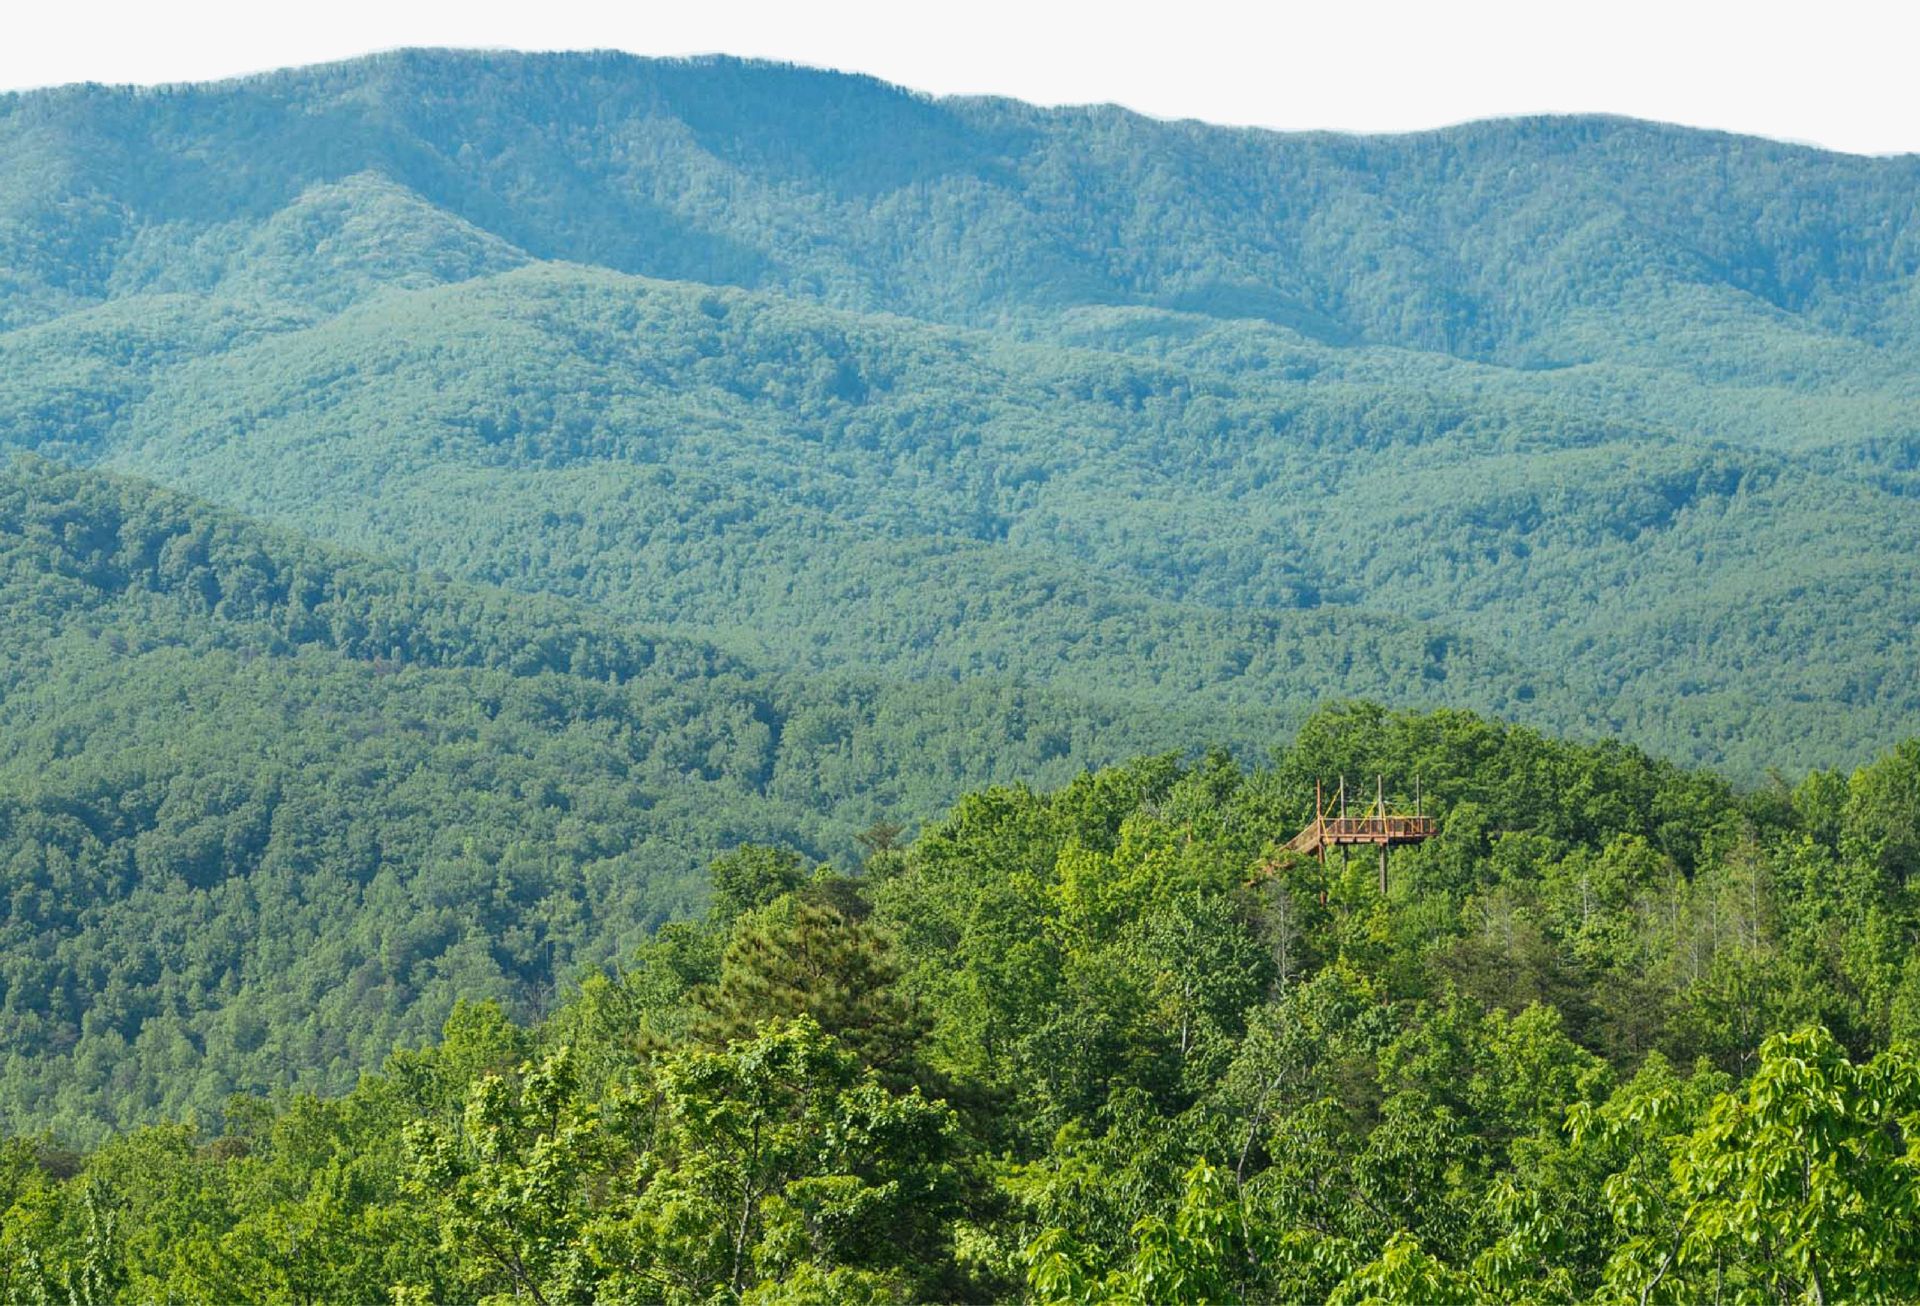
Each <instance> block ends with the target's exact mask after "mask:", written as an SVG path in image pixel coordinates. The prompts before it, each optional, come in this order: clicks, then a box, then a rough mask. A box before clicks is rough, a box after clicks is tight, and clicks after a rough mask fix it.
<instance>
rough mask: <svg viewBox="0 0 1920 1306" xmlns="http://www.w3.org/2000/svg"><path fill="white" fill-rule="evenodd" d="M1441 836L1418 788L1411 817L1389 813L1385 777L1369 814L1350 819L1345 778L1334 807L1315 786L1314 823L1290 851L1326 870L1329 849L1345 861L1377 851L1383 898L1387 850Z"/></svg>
mask: <svg viewBox="0 0 1920 1306" xmlns="http://www.w3.org/2000/svg"><path fill="white" fill-rule="evenodd" d="M1439 833H1440V823H1439V822H1438V821H1436V820H1434V818H1433V817H1431V816H1428V815H1427V814H1426V812H1425V811H1424V810H1422V809H1421V806H1420V798H1419V795H1418V786H1417V785H1416V786H1415V797H1414V811H1413V814H1412V815H1410V816H1409V815H1407V814H1406V813H1404V812H1394V811H1389V810H1388V808H1387V784H1386V779H1385V777H1383V776H1376V777H1375V778H1374V799H1373V805H1372V806H1371V807H1369V808H1368V809H1367V811H1366V813H1365V814H1364V815H1361V816H1349V815H1347V782H1346V778H1345V777H1344V776H1343V777H1342V778H1341V780H1340V790H1339V794H1338V796H1337V797H1336V798H1335V799H1334V801H1333V803H1332V804H1331V805H1329V804H1328V802H1327V800H1326V792H1325V790H1324V789H1323V788H1322V786H1321V785H1319V784H1318V783H1316V784H1315V785H1314V786H1313V820H1312V821H1311V822H1310V823H1309V824H1308V826H1307V828H1306V829H1304V830H1302V831H1301V832H1300V833H1299V834H1296V835H1294V836H1293V838H1292V839H1290V840H1288V841H1287V850H1288V851H1289V852H1295V853H1304V854H1305V855H1306V856H1308V857H1318V858H1319V859H1320V863H1321V865H1323V866H1324V865H1325V864H1326V861H1327V849H1329V848H1338V849H1340V856H1341V858H1342V860H1343V861H1344V860H1345V858H1346V855H1347V849H1349V848H1354V847H1366V848H1378V849H1379V850H1380V892H1381V893H1382V894H1383V895H1384V894H1385V893H1386V891H1387V850H1388V849H1390V848H1405V847H1407V846H1408V845H1410V844H1416V843H1425V842H1426V841H1427V840H1428V839H1431V838H1433V836H1435V835H1436V834H1439ZM1323 900H1324V895H1323Z"/></svg>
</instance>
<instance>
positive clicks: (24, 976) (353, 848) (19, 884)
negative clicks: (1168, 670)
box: [0, 462, 1277, 1137]
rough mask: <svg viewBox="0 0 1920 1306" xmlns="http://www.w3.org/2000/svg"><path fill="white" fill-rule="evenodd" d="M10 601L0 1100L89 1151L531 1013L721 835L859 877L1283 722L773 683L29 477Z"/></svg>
mask: <svg viewBox="0 0 1920 1306" xmlns="http://www.w3.org/2000/svg"><path fill="white" fill-rule="evenodd" d="M0 614H3V615H4V621H3V622H0V630H3V631H4V634H3V635H0V738H4V739H5V741H6V748H5V752H4V757H0V881H3V882H4V888H3V890H0V1024H3V1025H4V1031H5V1033H4V1042H5V1045H6V1047H7V1052H6V1055H5V1062H4V1066H0V1102H4V1104H5V1106H4V1112H5V1120H6V1123H7V1125H8V1127H10V1128H15V1129H20V1128H30V1127H44V1126H48V1125H56V1126H58V1127H59V1128H60V1129H61V1130H62V1131H63V1132H65V1133H68V1134H71V1135H73V1136H76V1137H78V1136H85V1135H91V1134H93V1133H94V1132H96V1131H97V1130H98V1129H99V1128H100V1127H102V1126H103V1125H114V1124H124V1123H127V1122H129V1121H134V1120H140V1119H145V1118H151V1117H152V1116H153V1115H154V1114H155V1113H156V1112H162V1111H164V1112H168V1113H178V1112H180V1111H183V1110H186V1109H188V1108H197V1109H204V1108H207V1107H211V1106H213V1105H216V1104H217V1103H218V1102H219V1101H221V1099H222V1098H223V1097H224V1096H225V1095H226V1094H227V1093H228V1092H231V1091H233V1090H235V1089H254V1090H259V1091H266V1090H269V1089H272V1088H275V1087H281V1086H290V1085H307V1086H314V1087H320V1086H331V1087H334V1088H342V1087H345V1086H346V1085H348V1084H351V1083H352V1081H353V1079H354V1077H355V1076H356V1075H357V1074H358V1073H359V1072H360V1071H361V1070H363V1069H365V1068H366V1067H368V1066H370V1065H373V1064H376V1063H377V1062H378V1061H379V1059H380V1058H381V1057H383V1056H384V1055H385V1054H386V1053H387V1051H388V1050H389V1049H391V1048H392V1047H394V1046H395V1045H396V1044H397V1043H400V1042H405V1041H409V1040H413V1039H418V1038H420V1037H422V1036H424V1034H425V1033H426V1032H427V1031H429V1030H431V1029H433V1028H435V1027H437V1025H438V1024H439V1022H440V1021H441V1020H442V1019H443V1018H444V1016H445V1014H446V1012H447V1010H448V1008H449V1007H450V1006H451V1005H452V1003H453V1001H454V1000H455V999H456V998H457V997H467V998H479V997H483V996H491V997H498V998H501V999H503V1000H506V1001H508V1002H509V1003H510V1004H512V1005H513V1006H515V1007H516V1008H518V1009H520V1010H523V1011H537V1010H539V1009H541V1006H542V1004H543V1003H544V1002H545V1001H546V1000H547V995H550V994H551V993H552V991H553V988H554V985H555V984H556V983H557V982H558V981H559V980H560V979H561V978H562V977H564V976H565V975H567V974H569V973H571V972H572V971H573V970H574V969H575V968H577V967H578V966H581V965H584V964H588V963H599V962H611V961H614V960H616V959H617V958H619V957H622V956H624V955H626V954H627V953H628V952H629V951H630V950H631V949H632V948H633V947H634V946H636V945H637V944H638V943H639V942H640V941H641V940H642V939H643V938H644V937H646V935H647V934H648V933H649V932H650V930H651V929H652V927H654V926H655V925H657V924H658V923H659V922H660V921H662V920H665V919H668V918H670V917H673V916H678V915H684V914H686V913H687V912H688V911H689V910H691V909H693V908H694V907H695V906H697V905H698V904H699V903H701V902H702V901H703V900H704V898H705V895H706V890H705V887H704V885H703V883H702V881H701V876H700V875H699V871H700V868H701V867H703V866H704V865H705V863H706V862H707V861H708V860H709V859H710V858H711V857H712V856H713V855H714V854H715V853H716V851H718V850H722V849H725V848H730V847H732V846H734V845H735V844H738V843H742V842H747V841H772V840H777V841H780V842H783V843H788V844H792V845H794V846H797V847H801V848H805V849H807V850H809V851H810V852H812V853H813V854H814V855H817V856H834V857H843V858H844V857H848V856H851V855H852V854H853V853H854V852H855V851H856V845H855V841H854V836H855V835H856V834H857V833H859V832H860V831H862V830H864V829H865V828H867V826H868V825H870V824H872V823H873V822H874V821H876V820H880V819H883V818H888V817H892V818H895V819H896V820H898V821H901V822H910V821H914V820H917V819H919V818H921V817H923V816H924V815H925V814H926V813H929V812H931V811H933V810H936V809H937V807H938V806H939V805H940V804H941V803H943V802H945V801H947V800H948V799H949V798H950V797H951V796H952V795H953V794H954V793H956V792H958V790H959V789H960V788H961V787H963V786H966V785H970V784H976V783H979V782H980V781H982V780H985V779H988V778H1002V779H1011V778H1014V777H1020V776H1032V777H1044V776H1048V775H1052V776H1054V777H1056V778H1061V779H1064V778H1066V777H1068V776H1071V775H1072V774H1074V773H1075V772H1077V771H1078V770H1080V769H1081V768H1083V767H1084V766H1086V765H1088V764H1090V763H1095V762H1098V761H1101V760H1104V759H1110V758H1113V757H1116V756H1121V755H1125V754H1126V753H1129V752H1131V751H1134V750H1137V749H1140V748H1143V747H1156V748H1157V747H1164V746H1167V745H1169V744H1173V743H1176V742H1177V741H1183V740H1184V741H1185V742H1186V743H1187V744H1189V745H1191V744H1197V743H1199V742H1200V741H1201V740H1203V739H1207V738H1226V737H1237V738H1239V739H1241V740H1243V741H1245V742H1247V743H1248V744H1249V745H1253V744H1254V743H1256V742H1257V741H1260V740H1263V739H1265V738H1270V737H1271V736H1272V733H1273V731H1274V730H1275V729H1276V728H1277V725H1276V723H1275V722H1274V721H1273V719H1272V718H1271V717H1269V718H1267V724H1265V725H1264V726H1263V725H1261V724H1259V723H1258V721H1257V719H1256V718H1252V717H1248V718H1243V719H1241V720H1239V721H1234V722H1228V721H1223V720H1218V719H1215V720H1212V721H1210V722H1207V723H1206V724H1204V725H1203V724H1201V723H1200V722H1199V720H1196V719H1185V720H1181V721H1173V720H1170V719H1167V718H1164V717H1155V716H1153V715H1151V714H1145V713H1138V712H1134V713H1127V714H1124V715H1123V714H1120V713H1116V712H1115V711H1113V710H1112V709H1110V708H1105V707H1099V706H1092V705H1077V704H1074V703H1072V702H1070V700H1068V699H1067V698H1066V697H1064V696H1061V695H1059V694H1054V693H1048V692H1045V691H1039V690H1031V689H1022V688H1018V687H1015V686H1011V685H1009V684H1007V683H1005V682H996V681H989V680H979V681H974V682H971V683H969V684H967V685H961V686H952V685H949V686H946V687H928V686H914V687H911V688H903V687H899V686H888V685H884V684H875V683H869V682H861V681H854V680H834V681H805V680H800V679H796V678H784V677H772V676H768V675H765V674H764V673H760V672H756V671H753V670H751V669H749V668H747V667H744V666H742V665H741V664H740V663H738V662H736V661H734V660H733V659H731V658H728V657H726V656H724V655H721V654H717V653H715V652H713V651H712V650H711V649H708V648H705V647H702V646H700V645H697V644H693V643H690V642H688V641H685V640H681V639H676V638H662V637H657V636H650V635H646V634H641V633H637V632H635V631H634V630H633V629H632V628H631V627H630V626H623V627H616V626H613V625H610V624H608V623H605V622H602V621H600V620H598V619H595V618H593V617H591V616H587V615H582V614H581V613H580V612H579V611H577V610H575V609H572V608H569V607H567V606H565V605H561V604H557V603H551V602H544V601H541V600H537V599H531V598H526V597H521V596H510V595H506V594H503V593H501V592H499V591H489V590H482V589H472V588H464V587H460V586H455V585H449V584H447V583H444V582H438V581H432V580H428V579H424V578H421V577H419V576H417V575H413V574H409V573H407V572H403V571H401V570H398V569H396V568H394V567H392V566H389V565H387V564H383V563H376V562H368V561H362V560H358V559H354V558H351V557H348V556H345V555H341V554H337V553H332V552H329V551H327V550H324V549H319V548H316V547H314V546H312V545H310V544H306V543H302V542H299V541H297V540H293V539H290V538H287V537H284V536H281V535H277V534H274V533H270V532H263V531H261V530H259V529H257V528H254V527H252V526H250V525H248V524H246V523H244V522H242V521H238V520H236V519H234V518H232V517H229V516H225V515H222V514H219V513H216V512H213V511H211V510H209V509H207V508H206V507H205V506H204V505H201V504H197V503H195V502H193V501H190V500H185V499H181V498H179V497H177V496H174V495H170V494H165V493H161V492H159V491H155V490H153V489H151V488H148V487H145V486H142V485H139V484H137V483H134V482H128V481H122V480H116V479H109V478H104V477H100V476H98V475H94V474H89V473H76V472H66V471H60V470H58V469H56V468H53V467H51V466H50V465H48V464H45V463H39V462H27V463H25V464H24V465H21V466H17V467H16V468H14V469H13V470H11V471H8V472H5V473H0Z"/></svg>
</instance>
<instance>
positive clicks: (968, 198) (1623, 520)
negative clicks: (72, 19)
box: [0, 52, 1920, 780]
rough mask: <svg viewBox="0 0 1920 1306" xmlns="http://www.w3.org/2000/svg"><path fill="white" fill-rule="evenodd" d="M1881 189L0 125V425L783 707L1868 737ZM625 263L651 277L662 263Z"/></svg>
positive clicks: (896, 133) (1537, 143) (1882, 680)
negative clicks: (1281, 714) (647, 634)
mask: <svg viewBox="0 0 1920 1306" xmlns="http://www.w3.org/2000/svg"><path fill="white" fill-rule="evenodd" d="M1917 207H1920V167H1917V166H1916V164H1915V162H1914V160H1911V159H1892V160H1873V159H1857V158H1847V157H1844V156H1838V155H1832V154H1825V153H1821V152H1819V151H1815V150H1808V149H1803V148H1798V147H1790V146H1784V145H1776V144H1770V143H1766V142H1759V141H1752V140H1742V139H1739V138H1734V137H1726V136H1719V135H1713V134H1707V133H1698V132H1686V131H1680V130H1677V129H1670V128H1663V127H1659V126H1655V125H1650V124H1644V123H1632V122H1621V121H1611V120H1590V119H1564V120H1533V121H1514V122H1503V123H1490V124H1481V125H1475V126H1469V127H1462V128H1458V129H1454V130H1451V131H1446V132H1438V133H1429V134H1424V135H1420V136H1414V137H1403V138H1354V137H1330V136H1320V135H1306V136H1296V135H1276V134H1272V133H1262V132H1243V131H1225V130H1219V129H1212V128H1206V127H1203V126H1199V125H1194V124H1167V123H1155V122H1150V121H1146V120H1142V119H1139V118H1135V117H1132V116H1130V115H1127V114H1124V113H1121V112H1119V111H1115V110H1063V111H1040V110H1036V109H1032V108H1029V107H1027V106H1022V105H1016V104H1009V103H1005V102H997V101H972V100H967V101H930V100H927V99H924V98H920V97H916V96H913V95H910V94H907V93H905V92H901V91H899V90H897V89H894V88H890V87H885V86H882V85H879V84H877V83H874V82H871V81H868V80H864V79H859V78H849V77H842V76H836V75H829V74H820V73H811V72H805V71H801V70H795V69H785V68H777V67H770V66H765V65H755V64H741V63H736V62H730V61H724V60H720V61H699V62H692V63H676V62H648V61H642V60H633V59H627V58H622V57H614V56H552V57H534V56H518V55H458V54H449V53H431V52H413V53H402V54H396V55H391V56H384V57H381V58H377V59H372V60H366V61H360V62H356V63H350V64H343V65H338V66H334V67H329V68H321V69H308V70H303V71H295V72H288V73H281V74H275V75H273V76H269V77H264V78H256V79H250V80H246V81H241V82H235V83H227V84H223V85H220V86H212V87H180V88H170V89H166V90H159V91H147V92H130V91H121V90H110V89H105V88H98V87H92V88H69V89H66V90H60V91H53V92H42V93H34V94H30V95H22V96H13V97H5V98H0V255H3V256H0V268H4V271H3V272H0V328H11V329H0V444H6V445H13V446H26V447H32V448H36V449H39V450H41V451H42V452H44V453H46V454H48V455H50V456H56V457H60V458H63V459H68V460H80V461H100V462H104V463H108V464H111V465H115V466H119V467H122V468H127V469H132V470H136V471H138V472H139V473H140V474H142V475H145V476H149V477H152V478H155V479H158V480H161V481H163V482H166V483H168V484H171V485H174V486H176V487H180V488H185V489H189V490H191V491H192V492H194V493H196V494H199V495H201V496H203V497H206V498H208V499H210V500H213V501H216V502H219V503H222V504H224V505H227V506H231V507H238V508H241V509H243V510H245V511H247V512H249V513H252V514H255V515H258V516H263V517H267V518H270V519H272V520H275V521H277V522H281V523H284V524H288V525H293V526H296V527H298V528H299V529H301V530H303V531H306V532H308V533H311V534H317V535H321V536H324V537H326V538H328V539H331V540H333V541H335V542H339V543H345V544H347V545H349V546H350V547H353V548H355V549H359V550H363V551H367V552H371V553H375V554H379V555H383V556H387V557H392V558H395V559H398V560H401V561H403V562H406V563H408V564H410V565H413V566H416V567H426V568H439V569H442V570H444V571H446V572H448V573H449V574H451V575H457V576H460V577H462V578H465V579H469V580H479V581H483V582H487V583H492V584H499V585H503V586H507V587H510V588H513V589H515V590H519V591H523V592H537V593H543V594H558V595H564V596H567V597H571V598H574V599H577V600H580V601H583V602H585V603H588V604H591V605H593V606H594V607H597V608H599V609H600V610H601V611H602V612H604V613H605V614H607V615H609V616H611V617H613V618H615V619H618V620H638V621H640V622H643V623H645V624H647V625H649V626H651V627H654V628H658V629H663V630H672V631H674V632H676V633H679V634H683V635H686V636H689V637H691V638H693V639H696V640H699V641H702V642H705V643H710V644H714V645H716V646H718V647H722V648H725V649H727V650H729V651H730V652H732V653H735V654H736V655H739V656H743V657H747V658H749V659H752V660H754V661H756V662H758V663H761V664H763V665H768V666H772V667H775V668H778V669H781V670H796V669H801V668H807V669H827V670H853V671H856V672H858V673H861V674H879V675H883V676H886V677H890V678H912V679H923V678H929V677H932V678H938V679H951V678H954V677H966V676H971V675H977V674H982V673H990V674H995V675H1007V676H1017V677H1022V678H1025V679H1027V680H1028V681H1031V682H1034V683H1040V682H1045V683H1048V684H1051V685H1054V686H1056V687H1058V688H1060V689H1062V690H1065V691H1067V692H1068V693H1070V694H1072V695H1074V696H1076V697H1078V698H1082V699H1087V700H1098V701H1100V702H1101V703H1103V704H1105V705H1106V706H1107V709H1108V710H1110V711H1114V712H1116V713H1124V712H1130V711H1134V710H1138V709H1143V708H1147V707H1152V708H1155V709H1158V710H1162V711H1168V710H1170V711H1173V712H1175V713H1177V714H1184V713H1186V712H1188V711H1190V710H1191V709H1193V708H1195V707H1196V706H1198V707H1202V708H1204V709H1207V710H1212V711H1221V710H1240V709H1243V708H1245V707H1246V706H1247V705H1249V704H1259V705H1262V706H1273V705H1278V706H1282V707H1285V708H1289V709H1292V710H1294V711H1304V710H1306V709H1307V708H1309V707H1310V706H1311V705H1313V704H1314V703H1316V702H1319V701H1322V700H1324V699H1325V698H1327V697H1328V696H1330V695H1331V696H1342V695H1346V696H1355V695H1357V696H1368V697H1376V698H1383V699H1389V700H1391V701H1394V702H1397V703H1404V704H1408V705H1451V706H1464V707H1471V708H1476V709H1480V710H1487V711H1493V712H1496V713H1499V714H1501V715H1503V716H1509V717H1516V718H1519V719H1524V720H1527V721H1529V722H1532V723H1536V724H1540V725H1543V726H1547V727H1551V728H1553V729H1555V730H1558V731H1562V732H1573V733H1609V734H1616V735H1620V736H1623V737H1627V738H1632V739H1634V740H1636V741H1638V742H1641V743H1643V744H1644V745H1646V746H1648V747H1651V748H1655V749H1657V750H1659V751H1660V752H1662V753H1664V754H1666V755H1669V756H1675V757H1679V758H1684V759H1688V760H1694V761H1701V762H1707V763H1711V764H1714V765H1719V766H1723V767H1726V768H1728V769H1729V770H1730V771H1731V772H1732V773H1734V774H1736V775H1737V776H1739V777H1741V778H1743V779H1746V780H1756V779H1758V778H1759V777H1761V776H1762V775H1764V774H1765V772H1766V770H1767V768H1769V767H1778V768H1780V769H1781V770H1783V771H1785V772H1787V773H1790V774H1798V773H1799V772H1801V771H1802V770H1804V769H1805V768H1807V767H1809V766H1814V765H1847V766H1851V765H1856V764H1858V763H1859V762H1861V761H1864V760H1865V759H1866V758H1868V757H1869V756H1871V755H1872V754H1873V753H1874V752H1875V751H1876V750H1878V749H1883V748H1886V747H1889V746H1891V745H1892V744H1894V743H1895V742H1897V741H1898V740H1899V739H1900V738H1902V737H1904V735H1905V734H1907V733H1908V732H1909V731H1910V728H1911V722H1912V720H1913V717H1914V714H1915V711H1916V709H1920V698H1917V697H1916V695H1917V694H1920V690H1916V686H1917V685H1920V674H1916V672H1920V666H1916V664H1915V660H1914V650H1913V645H1912V641H1911V640H1910V639H1908V638H1907V633H1908V632H1909V631H1910V630H1911V629H1912V627H1913V625H1914V624H1915V622H1916V620H1920V611H1916V607H1915V604H1916V598H1915V596H1916V595H1917V594H1920V577H1917V576H1916V575H1915V571H1914V568H1915V565H1916V564H1915V562H1914V559H1915V558H1916V556H1920V539H1916V538H1915V536H1916V529H1917V528H1916V526H1915V524H1914V517H1913V514H1912V512H1911V511H1910V504H1911V501H1912V495H1913V494H1914V493H1915V492H1916V491H1917V490H1920V480H1916V478H1915V468H1916V466H1920V446H1916V444H1915V436H1914V432H1915V430H1916V429H1920V395H1917V394H1916V391H1915V388H1914V387H1915V382H1914V377H1915V376H1916V374H1917V373H1916V369H1915V367H1914V358H1915V353H1914V351H1915V349H1916V348H1920V317H1917V316H1916V312H1917V311H1920V309H1917V307H1916V306H1920V294H1917V293H1916V289H1915V287H1916V284H1917V283H1916V281H1915V275H1916V269H1920V237H1917V236H1916V235H1915V233H1916V232H1920V220H1916V209H1917ZM660 278H670V279H671V280H661V279H660Z"/></svg>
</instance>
